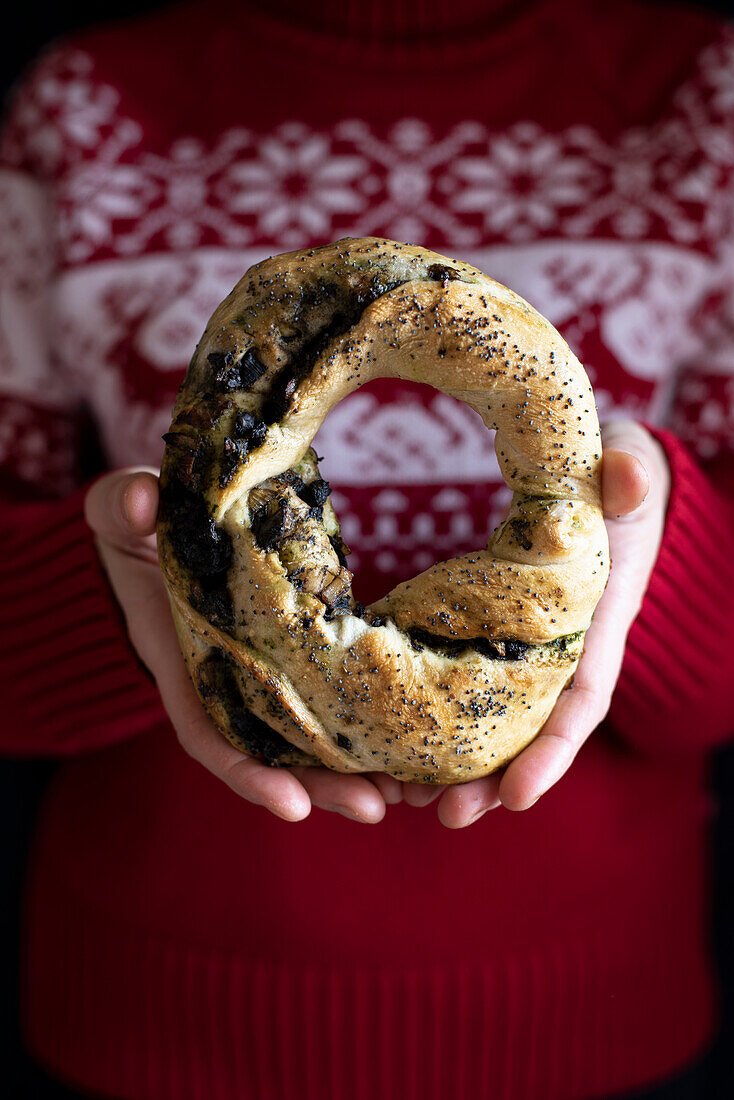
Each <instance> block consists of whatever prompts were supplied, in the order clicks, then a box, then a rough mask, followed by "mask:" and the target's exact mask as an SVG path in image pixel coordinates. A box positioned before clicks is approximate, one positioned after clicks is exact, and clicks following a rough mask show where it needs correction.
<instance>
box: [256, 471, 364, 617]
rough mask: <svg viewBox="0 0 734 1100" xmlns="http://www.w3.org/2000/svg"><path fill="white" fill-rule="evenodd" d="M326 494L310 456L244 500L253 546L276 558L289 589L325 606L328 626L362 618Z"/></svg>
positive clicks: (346, 551) (346, 550)
mask: <svg viewBox="0 0 734 1100" xmlns="http://www.w3.org/2000/svg"><path fill="white" fill-rule="evenodd" d="M330 492H331V488H330V486H329V483H328V481H324V479H323V478H321V477H319V473H318V467H317V465H316V455H315V453H314V452H313V451H312V450H311V451H309V452H308V453H307V454H306V455H305V456H304V458H303V459H302V460H301V462H299V463H298V466H297V467H294V468H292V469H290V470H286V472H285V473H284V474H279V475H278V476H277V477H272V478H268V479H267V481H263V482H262V484H260V485H258V486H256V487H255V488H254V489H251V490H250V495H249V500H248V504H249V508H250V515H251V521H250V528H251V530H252V534H253V537H254V539H255V543H256V545H257V546H258V547H259V549H260V550H263V551H264V552H265V553H268V552H275V553H277V555H278V557H279V559H280V562H281V564H282V565H283V567H284V568H285V571H286V575H287V577H288V580H289V581H290V582H291V584H292V585H293V586H294V587H295V588H297V589H298V590H299V591H300V592H307V593H308V594H309V595H311V596H316V597H317V598H318V599H320V600H321V601H322V603H324V604H325V605H326V612H325V618H326V619H327V621H328V620H330V619H333V618H335V617H336V616H338V615H346V614H350V613H351V614H361V613H363V612H364V608H362V606H361V604H357V603H356V601H355V600H354V598H353V596H352V574H351V573H350V571H349V569H347V555H348V554H349V547H348V546H347V545H346V543H345V542H344V541H343V540H342V538H341V535H340V533H339V523H338V521H337V518H336V515H335V514H334V509H333V508H332V507H331V503H330V502H329V499H328V498H329V494H330Z"/></svg>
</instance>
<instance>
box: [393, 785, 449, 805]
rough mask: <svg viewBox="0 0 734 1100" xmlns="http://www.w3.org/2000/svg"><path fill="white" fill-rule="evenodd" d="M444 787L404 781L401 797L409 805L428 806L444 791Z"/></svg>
mask: <svg viewBox="0 0 734 1100" xmlns="http://www.w3.org/2000/svg"><path fill="white" fill-rule="evenodd" d="M445 790H446V788H445V787H441V786H433V785H431V784H428V783H426V784H425V785H423V784H421V783H405V784H404V789H403V798H404V800H405V801H406V802H407V803H408V805H409V806H418V807H420V806H428V805H430V803H431V802H433V801H434V800H435V799H437V798H438V796H439V795H440V794H442V793H443V791H445Z"/></svg>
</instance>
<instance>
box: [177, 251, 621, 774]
mask: <svg viewBox="0 0 734 1100" xmlns="http://www.w3.org/2000/svg"><path fill="white" fill-rule="evenodd" d="M384 376H394V377H401V378H405V379H409V380H413V381H418V382H425V383H428V384H430V385H432V386H434V387H435V388H437V389H440V390H442V391H443V392H445V393H447V394H450V395H451V396H454V397H457V398H459V399H460V400H462V401H464V402H465V403H467V404H468V405H470V406H471V407H472V408H473V409H475V410H476V412H478V413H479V415H480V416H481V417H482V419H483V420H484V422H485V424H486V425H487V427H488V428H496V432H497V434H496V437H495V448H496V452H497V456H498V459H499V462H500V467H501V469H502V473H503V476H504V479H505V481H506V482H507V484H508V486H509V487H510V488H511V489H512V490H513V501H512V504H511V507H510V512H509V515H508V517H507V519H506V520H505V521H504V523H503V524H502V525H501V526H500V528H499V529H498V530H497V531H496V532H495V534H494V535H493V537H492V539H491V541H490V544H489V547H488V548H487V549H482V550H478V551H477V552H475V553H473V554H470V555H467V556H466V557H464V558H459V559H454V560H452V561H450V562H443V563H439V564H437V565H435V566H433V567H432V568H431V569H428V570H426V571H425V572H424V573H422V574H420V576H418V577H416V578H414V579H413V580H411V581H408V582H406V583H404V584H402V585H399V586H398V587H397V588H396V589H394V590H393V592H391V593H390V594H389V595H388V596H386V597H385V599H384V600H382V601H380V602H379V604H375V605H374V606H373V607H372V608H370V609H367V610H366V611H364V610H362V609H360V608H358V607H356V606H355V603H354V600H353V598H352V596H351V588H350V580H351V574H349V572H348V569H347V568H346V565H345V559H344V555H343V552H342V548H341V545H340V537H339V528H338V520H337V519H336V517H335V516H334V514H333V512H332V510H331V508H330V505H329V504H328V501H327V502H324V501H321V500H320V498H319V499H317V496H318V493H319V487H320V485H322V484H323V483H321V482H320V479H319V476H318V467H317V464H316V460H315V456H314V455H313V452H312V451H309V447H310V443H311V440H312V439H313V437H314V435H315V433H316V431H317V429H318V428H319V426H320V425H321V423H322V422H323V420H324V418H325V417H326V415H327V413H328V411H329V410H330V409H331V408H332V407H333V406H334V405H335V404H336V403H337V402H338V401H340V400H341V399H342V398H343V397H344V396H346V395H347V394H348V393H350V392H352V391H353V390H354V389H356V388H357V387H358V386H360V385H363V384H364V383H365V382H367V381H369V380H370V379H372V378H375V377H384ZM167 442H168V445H167V447H166V455H165V458H164V463H163V469H162V473H161V483H162V508H161V516H160V520H159V525H158V545H159V554H160V560H161V566H162V569H163V573H164V576H165V578H166V582H167V584H168V587H169V592H170V595H171V602H172V607H173V611H174V618H175V619H176V622H177V626H178V629H179V636H180V637H181V641H182V648H183V651H184V655H185V657H186V660H187V663H188V666H189V670H190V672H191V674H192V678H193V681H194V684H195V685H196V686H197V690H199V694H200V697H201V698H202V702H203V704H204V706H205V707H207V709H208V711H209V713H210V714H211V715H212V717H213V718H214V720H215V721H216V722H217V724H218V725H219V726H220V728H221V729H223V731H224V732H225V733H226V734H227V735H228V736H230V739H231V740H233V743H236V744H238V747H240V748H247V747H248V746H249V750H250V751H257V748H256V747H255V748H254V749H253V744H254V743H255V742H253V741H252V740H248V738H247V736H245V739H244V740H243V738H242V737H241V736H239V735H238V734H237V732H236V730H234V729H233V721H232V719H231V714H232V704H231V700H230V703H229V704H226V703H225V702H223V694H224V689H222V690H221V691H219V692H218V691H217V687H216V684H217V683H219V682H220V681H217V680H216V677H215V678H214V681H212V676H211V675H209V679H208V680H207V674H206V670H207V669H208V670H209V672H211V670H212V669H214V668H215V667H216V668H219V666H218V665H217V662H218V661H219V662H221V661H223V660H226V662H227V665H228V667H229V669H230V673H227V675H228V676H229V679H228V680H227V683H228V685H229V687H228V688H227V691H229V692H230V694H231V683H232V679H231V676H232V675H236V680H237V685H238V689H239V693H240V696H241V698H242V700H243V705H245V706H247V708H248V709H250V710H251V711H252V712H253V713H254V714H255V715H257V717H258V718H260V719H262V720H264V721H265V722H266V723H267V724H268V726H270V727H271V728H272V729H274V730H276V731H277V732H278V733H279V734H281V735H282V737H283V738H285V742H287V743H288V744H287V745H286V744H284V745H283V747H282V752H281V753H280V755H279V756H277V754H276V750H275V749H273V747H272V746H270V749H269V751H270V758H269V757H268V756H267V753H266V754H265V758H267V759H269V761H270V762H276V756H277V761H278V762H280V763H294V762H306V761H308V762H313V763H319V762H320V763H324V764H326V765H327V766H329V767H331V768H335V769H336V770H339V771H345V772H346V771H354V772H358V771H385V772H389V773H390V774H393V775H396V776H397V777H399V778H401V779H403V780H409V781H412V782H433V783H457V782H465V781H467V780H469V779H473V778H477V777H478V776H481V775H486V774H489V773H490V772H492V771H494V770H496V769H497V768H498V767H500V766H502V765H503V764H504V763H506V762H507V761H508V760H510V759H511V758H512V757H513V756H515V755H516V754H517V753H518V752H519V751H520V750H521V749H522V748H523V747H524V746H525V745H526V744H528V742H529V741H530V740H532V738H533V737H534V736H535V735H536V733H537V732H538V730H539V729H540V727H541V726H542V724H543V722H544V721H545V719H546V717H547V715H548V714H549V712H550V710H551V709H552V707H553V704H554V703H555V700H556V698H557V696H558V694H559V692H560V691H561V690H562V689H563V687H564V686H565V685H566V684H567V683H568V681H569V679H570V678H571V676H572V675H573V671H574V669H575V667H576V664H577V663H578V659H579V657H580V653H581V648H582V642H583V632H584V631H585V630H586V629H587V627H588V625H589V622H590V620H591V615H592V613H593V610H594V607H595V606H596V603H597V601H598V599H599V597H600V596H601V593H602V591H603V589H604V585H605V583H606V578H607V574H608V568H609V563H608V547H607V538H606V529H605V526H604V522H603V518H602V513H601V509H600V461H601V443H600V437H599V427H598V422H597V417H596V409H595V406H594V400H593V394H592V392H591V387H590V385H589V382H588V379H587V377H586V375H585V373H584V370H583V368H582V366H581V364H580V363H579V362H578V360H577V359H576V358H575V357H574V355H573V353H572V352H571V351H570V349H569V348H568V346H567V345H566V344H565V342H564V341H563V340H562V338H561V337H560V336H559V334H558V333H557V332H556V331H555V329H554V328H553V327H552V326H551V325H550V324H549V323H548V322H547V321H546V320H545V319H544V318H542V317H541V316H540V314H538V313H537V312H536V311H535V310H533V309H532V307H531V306H529V305H528V304H527V303H526V302H525V301H523V299H521V298H519V297H518V296H517V295H515V294H513V293H512V292H511V291H509V290H507V288H505V287H503V286H501V285H500V284H498V283H496V282H494V281H493V280H492V279H490V278H488V277H487V276H486V275H483V274H482V273H481V272H479V271H477V270H476V269H475V268H472V267H469V266H468V265H467V264H463V263H459V262H457V261H453V260H450V259H447V258H446V257H442V256H439V255H437V254H436V253H433V252H429V251H428V250H426V249H422V248H418V247H416V246H409V245H403V244H399V243H397V242H392V241H385V240H380V239H377V238H365V239H357V240H350V239H347V240H344V241H337V242H336V243H335V244H331V245H327V246H324V247H323V248H319V249H313V250H309V251H307V252H293V253H288V254H285V255H282V256H276V257H273V258H272V259H269V260H266V261H264V262H263V263H262V264H258V265H257V266H256V267H254V268H252V269H251V270H250V271H249V272H247V274H246V275H245V276H244V278H243V279H242V280H241V281H240V283H238V285H237V286H236V287H235V288H234V290H233V291H232V293H231V294H230V295H229V296H228V297H227V298H226V299H225V301H224V302H223V303H222V304H221V305H220V306H219V307H218V309H217V310H216V311H215V313H214V315H213V317H212V319H211V320H210V322H209V324H208V326H207V329H206V331H205V333H204V336H203V338H202V341H201V343H200V345H199V347H198V348H197V351H196V353H195V355H194V358H193V360H192V363H191V365H190V367H189V371H188V373H187V376H186V379H185V381H184V384H183V386H182V387H181V390H180V391H179V395H178V398H177V400H176V405H175V408H174V416H173V423H172V426H171V433H170V435H169V436H168V437H167ZM207 540H208V541H207ZM223 655H226V658H225V656H223ZM222 667H223V666H222ZM232 669H234V670H235V673H232V672H231V670H232ZM220 674H221V675H223V673H221V669H220V672H218V673H217V675H220ZM202 677H203V680H202ZM202 682H204V689H203V690H202ZM212 683H214V686H212ZM238 713H239V712H238ZM228 715H229V717H228ZM236 724H237V723H234V725H236ZM289 746H293V749H292V750H291V749H290V748H289ZM260 755H262V754H260Z"/></svg>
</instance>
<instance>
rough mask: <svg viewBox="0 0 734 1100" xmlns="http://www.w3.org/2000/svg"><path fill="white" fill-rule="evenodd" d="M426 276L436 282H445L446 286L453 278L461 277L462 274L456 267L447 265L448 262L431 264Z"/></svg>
mask: <svg viewBox="0 0 734 1100" xmlns="http://www.w3.org/2000/svg"><path fill="white" fill-rule="evenodd" d="M426 276H427V277H428V278H429V279H433V280H435V282H438V283H443V285H444V286H446V284H447V283H449V282H451V281H452V280H455V279H461V274H460V273H459V272H458V271H457V270H456V268H454V267H447V266H446V264H431V266H430V267H429V268H428V269H427V271H426Z"/></svg>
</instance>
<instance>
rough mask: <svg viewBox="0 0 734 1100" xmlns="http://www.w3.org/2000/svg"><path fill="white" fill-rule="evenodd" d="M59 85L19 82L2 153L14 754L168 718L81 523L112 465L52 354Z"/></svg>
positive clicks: (5, 522)
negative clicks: (50, 115) (92, 481)
mask: <svg viewBox="0 0 734 1100" xmlns="http://www.w3.org/2000/svg"><path fill="white" fill-rule="evenodd" d="M57 68H58V65H57ZM50 79H51V78H50V76H49V73H48V63H47V62H45V61H44V62H42V63H41V64H39V65H38V66H37V69H36V71H35V72H34V73H32V74H31V75H30V76H29V78H28V79H27V80H26V82H25V83H24V84H22V85H21V86H20V88H19V89H18V91H17V92H16V94H15V96H14V99H13V101H12V105H11V109H10V112H9V115H8V118H7V120H6V125H5V128H4V131H3V139H2V144H1V145H0V210H1V211H2V221H3V231H2V233H0V546H1V547H2V550H1V552H0V566H1V568H0V697H1V698H2V700H3V715H2V722H0V752H2V753H5V754H7V755H14V756H41V755H45V756H65V755H69V754H73V753H79V752H83V751H88V750H92V749H97V748H100V747H103V746H105V745H109V744H111V743H113V742H116V741H120V740H122V739H123V738H126V737H131V736H133V735H134V734H138V733H141V732H143V731H144V730H147V729H150V728H151V727H152V726H154V725H156V724H159V723H160V722H161V721H162V720H163V719H164V717H165V715H164V711H163V708H162V704H161V702H160V699H159V696H158V692H157V690H156V688H155V685H154V684H153V683H152V682H151V680H150V678H149V674H148V673H147V672H146V671H145V670H144V668H143V666H142V664H141V663H140V662H139V660H138V659H137V657H136V655H135V653H134V652H133V650H132V647H131V646H130V643H129V641H128V639H127V636H126V632H125V625H124V618H123V615H122V612H121V610H120V608H119V607H118V605H117V603H116V601H115V598H114V595H113V593H112V590H111V588H110V586H109V583H108V581H107V577H106V574H105V572H104V569H103V568H102V565H101V562H100V560H99V558H98V555H97V552H96V548H95V545H94V540H93V537H92V533H91V531H90V530H89V528H88V527H87V525H86V523H85V521H84V514H83V503H84V493H85V488H86V482H88V480H89V476H90V475H92V474H94V473H95V472H101V470H102V468H103V464H102V460H101V458H99V457H98V458H97V461H96V462H95V463H90V461H89V458H88V456H89V454H91V453H92V452H93V448H90V446H89V443H90V439H93V438H94V430H93V428H94V426H93V422H92V420H91V418H90V417H89V415H88V413H87V412H86V411H85V407H84V402H83V398H82V396H81V395H79V394H76V393H75V392H74V389H73V386H72V385H71V383H70V382H69V380H68V379H66V378H64V377H63V375H62V374H61V370H60V367H59V365H58V363H57V362H55V360H54V357H53V353H52V348H53V341H52V339H51V327H52V326H51V319H52V317H53V308H54V293H55V262H54V255H53V245H52V241H53V239H54V230H55V226H54V214H53V210H52V207H51V203H50V201H49V194H50V190H51V188H50V182H51V180H50V170H51V168H52V167H53V166H52V164H51V163H50V162H51V160H52V159H53V157H56V156H58V155H62V151H61V150H60V149H59V148H58V147H56V146H54V143H53V141H51V140H49V137H50V133H51V131H50V130H49V128H48V126H44V125H43V120H42V118H41V117H40V116H41V112H42V108H43V104H44V103H45V102H49V101H51V100H52V99H53V97H52V96H51V90H50V89H49V88H48V87H47V86H46V85H47V84H48V81H49V80H50ZM85 464H86V467H87V468H86V470H85Z"/></svg>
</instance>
